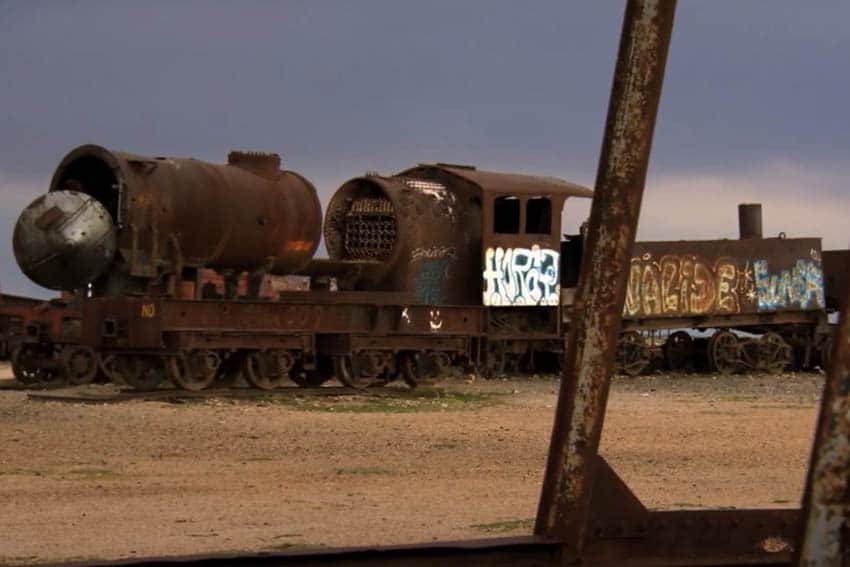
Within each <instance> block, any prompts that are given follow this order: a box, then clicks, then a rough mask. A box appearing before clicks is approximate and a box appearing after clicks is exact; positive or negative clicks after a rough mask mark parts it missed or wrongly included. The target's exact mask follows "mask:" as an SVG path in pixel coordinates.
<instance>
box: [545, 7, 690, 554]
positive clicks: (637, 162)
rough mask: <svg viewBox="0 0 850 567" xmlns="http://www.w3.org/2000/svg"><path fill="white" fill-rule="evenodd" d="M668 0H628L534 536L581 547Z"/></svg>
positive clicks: (663, 50)
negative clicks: (550, 538)
mask: <svg viewBox="0 0 850 567" xmlns="http://www.w3.org/2000/svg"><path fill="white" fill-rule="evenodd" d="M675 8H676V2H675V0H629V2H628V3H627V5H626V13H625V18H624V22H623V30H622V35H621V39H620V50H619V54H618V57H617V66H616V69H615V72H614V84H613V87H612V90H611V101H610V103H609V108H608V119H607V122H606V125H605V138H604V140H603V142H602V151H601V155H600V159H599V170H598V172H597V176H596V187H595V193H594V197H593V205H592V208H591V212H590V225H589V228H588V233H587V246H586V248H585V255H584V258H583V259H582V266H581V276H580V279H579V284H578V292H577V300H576V302H575V305H574V308H573V316H572V326H571V328H570V331H569V336H568V339H567V348H566V353H567V354H566V360H565V363H564V369H563V372H562V374H561V388H560V395H559V398H558V407H557V410H556V413H555V425H554V429H553V431H552V441H551V447H550V449H549V459H548V462H547V464H546V474H545V477H544V479H543V489H542V494H541V498H540V506H539V509H538V512H537V522H536V525H535V533H536V534H540V535H546V536H551V537H556V538H558V539H562V540H563V541H564V542H565V543H566V544H567V545H569V546H571V547H573V548H576V549H580V548H581V547H582V543H583V540H584V533H585V525H586V521H587V517H588V511H589V508H590V498H591V485H592V477H593V469H594V465H595V463H596V457H597V452H598V449H599V439H600V436H601V432H602V423H603V420H604V417H605V406H606V403H607V400H608V390H609V386H610V374H611V370H612V368H613V361H614V355H615V353H616V350H617V338H618V335H619V332H620V324H621V315H622V310H623V301H624V298H625V294H626V283H627V275H628V273H629V269H628V268H629V260H630V254H631V249H632V245H633V244H634V241H635V232H636V231H637V223H638V215H639V213H640V204H641V198H642V196H643V186H644V181H645V180H646V170H647V165H648V163H649V152H650V147H651V145H652V133H653V129H654V127H655V116H656V113H657V110H658V101H659V98H660V96H661V83H662V80H663V77H664V65H665V63H666V59H667V48H668V45H669V43H670V34H671V32H672V29H673V14H674V12H675Z"/></svg>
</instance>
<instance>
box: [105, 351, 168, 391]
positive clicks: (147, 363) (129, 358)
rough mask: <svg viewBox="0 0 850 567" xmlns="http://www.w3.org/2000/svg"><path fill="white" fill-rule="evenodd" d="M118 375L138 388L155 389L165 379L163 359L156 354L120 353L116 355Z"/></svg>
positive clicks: (128, 383) (144, 389)
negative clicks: (155, 355)
mask: <svg viewBox="0 0 850 567" xmlns="http://www.w3.org/2000/svg"><path fill="white" fill-rule="evenodd" d="M115 371H116V377H118V378H119V379H120V380H121V381H122V382H124V383H125V384H127V385H128V386H130V387H131V388H134V389H136V390H141V391H148V390H154V389H156V387H157V386H159V385H160V384H162V381H163V380H164V379H165V368H164V367H163V364H162V360H160V359H159V358H158V357H154V356H142V355H132V354H131V355H118V356H116V357H115Z"/></svg>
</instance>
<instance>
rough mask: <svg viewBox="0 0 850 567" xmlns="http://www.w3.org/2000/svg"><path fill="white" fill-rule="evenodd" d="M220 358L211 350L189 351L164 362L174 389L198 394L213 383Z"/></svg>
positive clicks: (170, 357)
mask: <svg viewBox="0 0 850 567" xmlns="http://www.w3.org/2000/svg"><path fill="white" fill-rule="evenodd" d="M220 365H221V358H220V357H219V356H218V354H217V353H216V352H215V351H212V350H190V351H187V352H184V353H180V354H178V355H176V356H169V357H167V358H166V360H165V371H166V374H167V375H168V379H169V380H171V383H172V384H174V385H175V386H176V387H178V388H180V389H183V390H188V391H190V392H198V391H200V390H204V389H206V388H208V387H209V386H210V384H212V383H213V381H214V380H215V377H216V372H217V371H218V367H219V366H220Z"/></svg>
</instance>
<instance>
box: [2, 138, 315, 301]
mask: <svg viewBox="0 0 850 567" xmlns="http://www.w3.org/2000/svg"><path fill="white" fill-rule="evenodd" d="M50 191H51V192H59V191H75V192H78V193H84V194H88V195H91V196H92V197H94V198H95V199H96V200H97V201H99V202H100V203H101V204H102V205H103V206H104V207H105V209H106V211H108V213H109V217H110V219H111V222H112V223H113V224H114V226H115V228H116V231H117V232H116V234H117V250H118V251H117V254H115V257H114V258H113V261H112V262H111V263H110V265H109V266H108V267H106V268H105V269H104V270H103V271H102V272H101V273H100V274H98V275H99V276H100V275H103V274H105V273H108V274H110V275H113V274H121V275H123V276H126V275H129V276H133V277H137V278H151V277H156V276H158V275H160V274H162V273H165V272H175V271H179V270H182V269H183V268H201V267H203V268H213V269H217V270H236V271H256V270H262V271H266V272H269V273H274V274H288V273H292V272H294V271H297V270H298V269H299V268H301V267H303V266H304V265H306V264H307V263H309V261H310V259H311V258H312V256H313V254H314V253H315V250H316V247H317V246H318V243H319V239H320V237H321V224H322V223H321V218H322V217H321V215H322V213H321V204H320V203H319V199H318V196H317V195H316V189H315V188H314V187H313V185H312V184H311V183H310V182H309V181H307V180H306V179H304V178H303V177H301V176H300V175H298V174H297V173H294V172H292V171H285V170H281V169H280V158H279V157H278V156H277V155H276V154H254V153H242V152H232V153H231V154H230V156H228V163H227V164H226V165H217V164H211V163H207V162H203V161H198V160H195V159H184V158H171V157H144V156H137V155H133V154H127V153H123V152H114V151H110V150H108V149H106V148H103V147H100V146H96V145H85V146H80V147H78V148H76V149H74V150H72V151H71V152H70V153H69V154H68V155H67V156H65V158H64V159H63V160H62V162H61V163H60V164H59V166H58V167H57V168H56V172H55V173H54V175H53V180H52V181H51V184H50ZM24 214H26V211H25V213H24ZM67 214H68V215H69V216H70V215H71V212H70V211H68V212H67ZM21 252H24V251H21ZM17 253H18V250H17V248H16V254H17ZM57 254H58V252H57ZM54 264H55V266H56V269H60V266H61V264H62V262H61V254H58V256H57V259H56V260H55V261H54ZM22 267H23V265H22ZM25 271H26V270H25ZM28 275H30V274H28ZM30 277H32V276H31V275H30ZM42 279H43V278H42ZM36 281H37V283H42V285H45V284H44V283H43V282H42V281H38V280H36ZM48 283H50V282H48ZM73 283H74V285H75V287H84V286H85V285H87V284H88V283H90V282H89V281H82V280H80V281H75V282H73Z"/></svg>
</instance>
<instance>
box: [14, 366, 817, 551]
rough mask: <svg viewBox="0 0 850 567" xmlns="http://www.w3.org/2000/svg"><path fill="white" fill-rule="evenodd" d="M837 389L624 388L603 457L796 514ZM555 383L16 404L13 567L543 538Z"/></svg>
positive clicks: (636, 482) (804, 378)
mask: <svg viewBox="0 0 850 567" xmlns="http://www.w3.org/2000/svg"><path fill="white" fill-rule="evenodd" d="M0 377H8V368H7V367H0ZM3 383H4V382H3V381H0V385H2V384H3ZM822 383H823V380H822V377H821V376H819V375H816V374H797V375H792V374H788V375H781V376H734V377H712V376H699V377H697V376H679V377H662V376H646V377H641V378H638V379H626V378H617V379H616V380H615V383H614V387H613V391H612V394H611V399H610V403H609V412H608V415H607V417H606V423H605V431H604V433H603V441H602V444H603V448H602V453H603V455H604V456H605V457H606V458H607V459H608V460H609V462H611V463H612V465H613V466H614V468H615V469H616V470H617V471H618V472H619V473H620V474H621V476H623V477H624V478H625V479H626V481H627V482H628V484H629V485H630V486H631V487H632V489H633V490H634V491H635V492H636V493H637V495H638V496H639V497H640V498H641V499H643V500H644V502H646V503H647V504H649V505H651V506H652V507H658V508H689V507H695V506H707V507H711V506H736V507H751V506H759V507H777V506H778V507H787V506H795V505H798V503H799V499H800V494H801V490H802V485H803V480H804V476H805V467H806V463H807V459H808V454H809V451H810V444H811V438H812V432H813V429H814V421H815V417H816V411H817V400H818V398H819V394H820V389H821V386H822ZM5 384H9V382H5ZM557 387H558V385H557V381H556V380H555V378H553V377H546V378H531V379H523V380H510V381H503V380H499V381H481V380H479V381H476V382H474V383H468V382H466V381H464V380H463V379H459V378H457V379H447V380H445V381H443V382H441V383H439V384H438V385H437V387H436V388H435V389H433V390H428V391H424V392H419V393H414V394H410V393H406V392H405V391H403V390H398V391H396V395H394V396H388V397H374V396H334V397H320V398H316V397H295V396H292V395H288V396H282V397H278V398H276V399H274V400H231V399H221V398H219V399H209V400H204V401H198V402H190V403H181V404H177V403H169V402H151V401H132V402H125V403H120V404H118V403H113V404H96V405H91V404H78V403H59V402H43V401H33V400H28V399H27V394H26V392H22V391H10V390H0V511H2V512H0V564H26V563H39V562H49V561H57V560H87V559H93V558H101V559H115V558H124V557H141V556H150V555H173V554H187V553H206V552H220V551H229V550H279V549H287V548H291V547H295V546H338V545H365V544H375V543H381V544H393V543H411V542H422V541H429V540H449V539H462V538H481V537H488V536H495V535H500V536H501V535H514V534H517V535H518V534H526V533H530V531H531V525H532V518H533V517H534V515H535V511H536V507H537V500H538V497H539V490H540V482H541V479H542V475H543V468H544V464H545V459H546V452H547V450H548V440H549V434H550V432H551V427H552V419H553V411H554V404H555V401H556V392H557ZM93 388H94V387H93ZM100 388H101V389H103V388H108V387H100Z"/></svg>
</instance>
